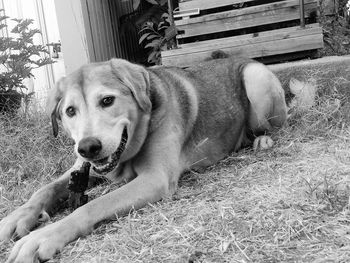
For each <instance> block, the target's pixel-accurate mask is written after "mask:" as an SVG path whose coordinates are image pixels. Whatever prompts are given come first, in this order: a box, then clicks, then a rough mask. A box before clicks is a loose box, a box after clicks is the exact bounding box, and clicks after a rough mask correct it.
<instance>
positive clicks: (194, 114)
mask: <svg viewBox="0 0 350 263" xmlns="http://www.w3.org/2000/svg"><path fill="white" fill-rule="evenodd" d="M221 55H222V54H221ZM221 55H220V54H219V56H216V58H220V59H212V60H210V61H206V62H203V63H201V64H199V65H196V66H192V67H188V68H186V69H181V68H176V67H151V68H145V67H142V66H139V65H136V64H133V63H130V62H128V61H125V60H122V59H112V60H110V61H108V62H102V63H92V64H89V65H85V66H83V67H81V68H80V69H79V70H77V71H76V72H74V73H72V74H71V75H69V76H68V77H66V78H63V79H62V80H60V81H59V82H58V83H57V87H56V89H55V90H54V91H53V92H52V95H51V99H50V111H51V112H52V122H53V129H54V133H55V135H57V133H58V127H59V125H58V123H57V121H61V122H62V126H63V127H64V129H65V130H66V131H67V132H68V134H69V135H70V136H71V137H72V138H73V139H74V141H75V152H76V155H77V161H76V163H75V165H74V166H73V167H72V168H71V169H69V170H68V171H67V172H66V173H64V174H63V175H62V176H61V177H60V178H59V179H57V180H56V181H54V182H52V183H50V184H49V185H46V186H44V187H43V188H41V189H40V190H38V191H37V192H36V193H34V194H33V196H32V197H31V198H30V200H29V201H28V202H27V203H26V204H24V205H23V206H21V207H19V208H18V209H17V210H15V211H14V212H12V213H11V214H10V215H9V216H7V217H5V218H4V219H3V220H2V221H1V222H0V241H8V240H9V239H10V238H11V237H12V236H14V235H15V236H17V237H20V238H21V239H20V240H19V241H17V242H16V244H15V246H14V248H13V249H12V252H11V254H10V256H9V259H8V261H7V262H8V263H10V262H32V261H33V260H38V259H39V260H47V259H50V258H51V257H53V255H54V254H55V253H57V252H58V251H60V250H61V249H63V247H64V246H65V245H66V244H68V243H69V242H71V241H73V240H75V239H77V238H78V237H81V236H85V235H87V234H89V233H90V232H91V231H92V230H93V229H94V226H96V225H97V224H98V223H100V222H102V221H104V220H108V219H113V218H115V217H116V215H117V216H121V215H123V214H125V213H128V212H129V211H130V209H138V208H141V207H143V206H145V205H147V204H148V203H152V202H156V201H158V200H160V199H162V198H165V197H167V196H170V195H172V194H173V193H174V192H175V190H176V187H177V183H178V180H179V178H180V175H181V174H182V173H183V172H184V171H186V170H189V169H201V168H203V167H207V166H209V165H212V164H214V163H216V162H217V161H219V160H220V159H222V158H224V157H225V156H227V155H228V154H229V153H230V152H232V151H236V150H238V149H240V148H241V147H242V146H243V145H244V144H245V143H246V142H247V141H248V140H249V138H248V137H249V136H248V135H249V134H250V135H260V134H265V133H266V132H269V131H271V130H272V129H274V128H276V127H277V128H278V127H281V126H282V125H283V123H284V122H285V121H286V118H287V106H286V102H285V95H284V91H283V89H282V87H281V84H280V82H279V80H278V79H277V77H276V76H275V75H274V74H273V73H272V72H271V71H270V70H269V69H268V68H267V67H266V66H264V65H263V64H261V63H258V62H256V61H254V60H251V59H248V58H242V57H233V58H225V56H221ZM111 97H112V98H113V99H111ZM111 101H112V103H111V104H110V102H111ZM124 128H126V129H127V133H128V138H129V139H128V141H127V144H126V149H125V151H124V152H123V153H122V155H121V158H120V160H119V164H118V166H117V167H115V169H113V170H112V171H110V172H108V173H107V174H106V175H105V176H106V177H107V178H109V179H110V180H112V181H125V182H128V183H126V184H125V185H123V186H122V187H120V188H118V189H117V190H115V191H114V192H111V193H108V194H106V195H103V196H101V197H98V198H96V199H95V200H91V201H90V202H89V203H87V204H86V205H84V206H82V207H80V208H78V209H77V210H75V211H74V212H73V213H71V214H70V215H68V216H67V217H65V218H63V219H61V220H59V221H57V222H54V223H52V224H49V225H47V226H45V227H43V228H40V229H37V230H34V231H32V232H30V231H31V230H32V229H33V228H34V227H35V226H36V225H37V222H38V219H39V218H40V217H42V216H43V215H46V216H47V214H48V213H51V212H52V211H53V208H54V207H55V206H56V204H57V203H58V202H59V200H63V199H66V198H67V196H68V190H67V183H68V180H69V177H70V173H71V172H72V171H73V170H75V169H77V168H79V167H80V166H81V165H82V163H83V162H84V161H88V162H91V163H92V166H97V167H99V165H100V163H103V162H107V163H108V162H110V161H109V160H110V159H111V158H112V157H110V156H113V154H114V152H115V151H116V149H117V148H118V146H119V144H120V141H121V138H122V133H123V130H124ZM96 141H98V143H97V144H98V145H99V146H100V148H99V147H98V150H96V147H95V148H94V149H93V147H92V146H96V143H95V144H94V142H96ZM272 144H273V142H272V140H271V138H269V137H267V136H260V137H256V138H255V142H254V146H255V148H269V147H271V146H272ZM86 145H88V147H87V146H86ZM90 146H91V147H90ZM106 158H107V159H106ZM103 160H105V161H103ZM106 160H107V161H106ZM102 167H105V164H103V165H102ZM101 169H102V170H103V169H104V170H105V169H107V168H101ZM92 173H93V176H99V174H96V172H93V170H92Z"/></svg>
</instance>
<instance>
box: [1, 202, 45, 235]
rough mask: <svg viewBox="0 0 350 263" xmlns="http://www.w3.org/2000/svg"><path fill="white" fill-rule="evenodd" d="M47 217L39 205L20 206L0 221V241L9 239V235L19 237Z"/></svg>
mask: <svg viewBox="0 0 350 263" xmlns="http://www.w3.org/2000/svg"><path fill="white" fill-rule="evenodd" d="M48 219H49V215H48V214H47V213H46V212H43V211H41V209H40V208H39V207H34V206H21V207H19V208H18V209H16V210H15V211H13V212H12V213H11V214H9V215H8V216H7V217H5V218H4V219H2V220H1V221H0V242H6V241H9V240H10V239H11V237H19V238H21V237H23V236H25V235H27V234H28V233H29V232H30V230H32V229H33V228H34V227H35V226H37V225H38V224H40V223H42V222H43V221H47V220H48Z"/></svg>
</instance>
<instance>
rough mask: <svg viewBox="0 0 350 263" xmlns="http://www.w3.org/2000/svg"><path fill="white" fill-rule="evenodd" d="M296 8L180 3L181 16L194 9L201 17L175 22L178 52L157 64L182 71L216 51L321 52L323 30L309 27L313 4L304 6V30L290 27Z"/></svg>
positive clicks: (285, 0)
mask: <svg viewBox="0 0 350 263" xmlns="http://www.w3.org/2000/svg"><path fill="white" fill-rule="evenodd" d="M242 3H244V5H242ZM299 4H300V3H299V0H279V1H277V0H276V1H266V2H264V1H254V0H180V2H179V9H180V11H185V10H188V9H195V8H199V9H200V14H199V15H194V16H192V17H184V18H183V19H180V20H176V21H175V25H176V27H177V29H178V35H177V37H176V38H177V40H178V44H179V45H178V49H173V50H167V51H163V52H162V63H163V65H177V66H187V65H190V64H193V63H198V62H201V61H203V60H205V59H206V58H209V57H210V54H211V53H212V52H213V51H215V50H218V49H221V50H223V51H225V52H226V53H228V54H232V55H234V54H237V53H239V54H245V55H246V56H249V57H251V58H259V57H260V58H261V57H271V56H275V55H281V54H287V53H290V54H292V53H295V52H304V51H307V50H315V49H318V48H321V47H323V35H322V28H321V27H320V26H319V24H318V23H313V24H310V21H314V20H315V15H316V14H317V5H318V1H317V0H304V10H305V18H306V19H307V21H308V23H309V24H307V25H306V26H305V28H301V27H300V26H295V25H296V24H298V21H299V19H300V6H299ZM308 18H309V19H308Z"/></svg>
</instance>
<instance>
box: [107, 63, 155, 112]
mask: <svg viewBox="0 0 350 263" xmlns="http://www.w3.org/2000/svg"><path fill="white" fill-rule="evenodd" d="M110 63H111V68H112V72H113V74H114V75H115V76H116V77H117V78H118V79H119V80H120V81H121V82H122V83H124V84H125V85H126V86H127V87H128V88H129V89H130V90H131V93H132V94H133V96H134V98H135V100H136V101H137V103H138V105H139V107H140V108H141V109H142V110H143V111H144V112H151V110H152V103H151V100H150V98H149V86H150V80H149V73H148V72H147V70H146V69H145V68H144V67H142V66H140V65H136V64H133V63H130V62H128V61H126V60H123V59H112V60H111V61H110Z"/></svg>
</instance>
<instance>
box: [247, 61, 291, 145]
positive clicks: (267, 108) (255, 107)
mask: <svg viewBox="0 0 350 263" xmlns="http://www.w3.org/2000/svg"><path fill="white" fill-rule="evenodd" d="M242 75H243V83H244V86H245V89H246V92H247V97H248V100H249V102H250V106H249V117H248V118H249V120H248V127H249V129H250V131H251V132H252V133H253V135H254V136H259V135H264V137H257V138H255V141H254V144H253V146H254V149H255V150H256V149H258V148H259V149H268V148H271V147H272V145H273V141H272V139H271V138H270V137H268V136H266V135H265V134H266V133H268V132H270V131H271V130H273V129H274V128H276V127H281V126H282V125H283V124H284V122H285V121H286V119H287V105H286V102H285V95H284V90H283V88H282V85H281V83H280V81H279V80H278V78H277V77H276V76H275V75H274V74H273V73H272V72H271V71H270V70H269V69H268V68H267V67H266V66H265V65H263V64H261V63H256V62H253V63H249V64H248V65H246V66H245V67H244V69H243V71H242Z"/></svg>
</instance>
